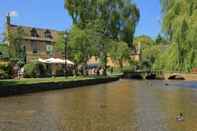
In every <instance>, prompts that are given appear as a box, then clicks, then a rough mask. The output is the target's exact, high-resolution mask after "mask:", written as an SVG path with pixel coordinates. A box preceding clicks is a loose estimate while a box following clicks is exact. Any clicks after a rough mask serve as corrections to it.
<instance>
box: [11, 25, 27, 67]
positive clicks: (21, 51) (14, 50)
mask: <svg viewBox="0 0 197 131" xmlns="http://www.w3.org/2000/svg"><path fill="white" fill-rule="evenodd" d="M7 34H8V35H7V37H8V38H7V39H8V41H9V56H10V59H15V60H17V61H18V62H19V63H23V64H25V62H26V50H25V46H24V45H23V36H24V35H25V32H24V30H23V29H22V28H21V27H18V28H17V30H16V32H14V31H10V30H8V32H7Z"/></svg>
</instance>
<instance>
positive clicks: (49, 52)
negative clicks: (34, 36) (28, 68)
mask: <svg viewBox="0 0 197 131" xmlns="http://www.w3.org/2000/svg"><path fill="white" fill-rule="evenodd" d="M46 51H47V53H48V54H49V55H52V54H53V46H52V45H51V44H46Z"/></svg>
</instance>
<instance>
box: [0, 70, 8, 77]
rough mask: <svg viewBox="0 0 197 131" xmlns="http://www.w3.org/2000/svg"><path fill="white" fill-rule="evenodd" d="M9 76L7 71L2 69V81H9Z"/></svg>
mask: <svg viewBox="0 0 197 131" xmlns="http://www.w3.org/2000/svg"><path fill="white" fill-rule="evenodd" d="M8 78H9V75H8V73H7V72H6V71H5V70H2V69H0V79H8Z"/></svg>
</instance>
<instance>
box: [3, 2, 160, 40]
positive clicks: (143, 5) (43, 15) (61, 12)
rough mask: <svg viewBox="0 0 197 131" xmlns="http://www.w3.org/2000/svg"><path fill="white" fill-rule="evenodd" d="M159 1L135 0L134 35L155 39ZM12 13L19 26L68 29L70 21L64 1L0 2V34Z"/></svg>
mask: <svg viewBox="0 0 197 131" xmlns="http://www.w3.org/2000/svg"><path fill="white" fill-rule="evenodd" d="M159 1H160V0H135V2H136V4H137V6H138V7H139V8H140V12H141V18H140V22H139V24H138V27H137V29H136V35H137V36H138V35H143V34H145V35H149V36H151V37H156V36H157V34H158V33H159V32H160V23H159V19H160V17H161V15H160V3H159ZM9 11H14V12H16V16H14V17H12V23H14V24H19V25H27V26H35V27H41V28H49V29H50V28H52V29H57V30H64V29H69V28H70V27H71V25H72V20H71V18H70V17H69V15H68V13H67V12H66V10H65V9H64V0H1V5H0V33H2V32H3V30H4V21H5V16H6V14H7V12H9Z"/></svg>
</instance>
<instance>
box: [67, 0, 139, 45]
mask: <svg viewBox="0 0 197 131" xmlns="http://www.w3.org/2000/svg"><path fill="white" fill-rule="evenodd" d="M65 8H66V9H67V11H68V13H69V14H70V16H71V17H72V20H73V23H74V24H76V25H78V26H79V27H80V28H82V29H84V28H86V27H87V24H88V23H92V22H93V23H94V21H95V20H98V19H99V20H101V21H104V24H103V28H104V30H103V31H104V32H103V33H104V34H105V35H106V36H108V37H110V38H112V39H116V40H121V41H124V42H126V43H128V45H129V46H131V45H132V42H133V35H134V32H135V27H136V25H137V23H138V21H139V17H140V14H139V10H138V8H137V7H136V5H135V4H134V3H133V2H132V1H131V0H65Z"/></svg>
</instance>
